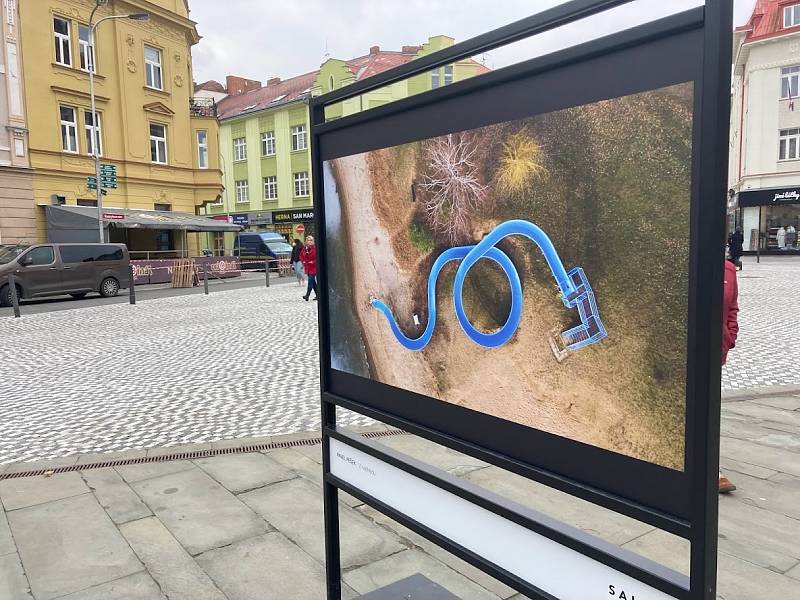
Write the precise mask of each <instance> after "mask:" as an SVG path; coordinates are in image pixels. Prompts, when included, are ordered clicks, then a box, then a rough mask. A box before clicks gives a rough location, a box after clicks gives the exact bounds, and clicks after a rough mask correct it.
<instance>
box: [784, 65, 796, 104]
mask: <svg viewBox="0 0 800 600" xmlns="http://www.w3.org/2000/svg"><path fill="white" fill-rule="evenodd" d="M798 79H800V66H796V67H784V68H782V69H781V99H786V98H797V93H798V83H800V81H798Z"/></svg>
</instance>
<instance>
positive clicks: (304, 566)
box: [197, 532, 326, 600]
mask: <svg viewBox="0 0 800 600" xmlns="http://www.w3.org/2000/svg"><path fill="white" fill-rule="evenodd" d="M197 562H198V564H200V566H201V567H202V568H203V570H204V571H205V572H206V573H208V574H209V576H210V577H211V578H212V579H213V580H214V581H215V582H216V584H217V586H219V588H220V589H221V590H222V591H223V592H224V593H225V595H226V596H227V597H228V599H229V600H253V599H254V598H259V599H263V600H289V599H290V598H291V600H321V599H322V598H325V595H326V594H325V570H324V568H323V566H322V564H320V563H318V562H317V561H315V560H313V559H312V558H311V557H310V556H309V555H308V554H306V553H305V552H303V551H302V550H300V548H298V547H297V546H295V545H294V544H293V543H292V542H290V541H289V540H287V539H286V538H285V537H284V536H283V535H282V534H280V533H279V532H272V533H268V534H266V535H261V536H258V537H255V538H251V539H249V540H244V541H241V542H237V543H235V544H231V545H230V546H226V547H225V548H219V549H218V550H211V551H209V552H205V553H203V554H201V555H200V556H198V557H197Z"/></svg>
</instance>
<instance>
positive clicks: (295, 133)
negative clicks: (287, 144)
mask: <svg viewBox="0 0 800 600" xmlns="http://www.w3.org/2000/svg"><path fill="white" fill-rule="evenodd" d="M305 149H306V126H305V125H295V126H294V127H292V151H294V150H305Z"/></svg>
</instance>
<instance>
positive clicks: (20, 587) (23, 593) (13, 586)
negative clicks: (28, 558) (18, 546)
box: [0, 552, 33, 600]
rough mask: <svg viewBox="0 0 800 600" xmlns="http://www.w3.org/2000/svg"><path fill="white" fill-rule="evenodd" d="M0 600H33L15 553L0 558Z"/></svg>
mask: <svg viewBox="0 0 800 600" xmlns="http://www.w3.org/2000/svg"><path fill="white" fill-rule="evenodd" d="M0 598H2V599H3V600H33V596H31V592H30V587H28V579H27V578H26V577H25V571H23V569H22V563H20V562H19V556H18V555H17V553H16V552H13V553H11V554H6V555H4V556H0Z"/></svg>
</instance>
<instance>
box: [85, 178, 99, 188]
mask: <svg viewBox="0 0 800 600" xmlns="http://www.w3.org/2000/svg"><path fill="white" fill-rule="evenodd" d="M86 187H87V188H88V189H90V190H96V189H97V178H96V177H87V178H86Z"/></svg>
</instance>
